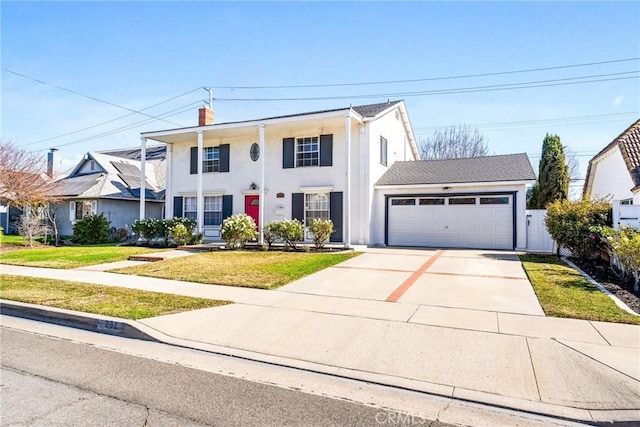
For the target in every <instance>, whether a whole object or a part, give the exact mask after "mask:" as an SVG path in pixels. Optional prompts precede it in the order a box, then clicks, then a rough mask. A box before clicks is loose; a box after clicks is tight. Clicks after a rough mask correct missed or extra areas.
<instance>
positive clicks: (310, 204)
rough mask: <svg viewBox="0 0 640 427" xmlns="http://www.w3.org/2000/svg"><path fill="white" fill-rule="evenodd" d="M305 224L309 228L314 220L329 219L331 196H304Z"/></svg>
mask: <svg viewBox="0 0 640 427" xmlns="http://www.w3.org/2000/svg"><path fill="white" fill-rule="evenodd" d="M304 199H305V200H304V201H305V203H304V218H305V219H304V224H305V225H306V226H308V225H309V224H311V221H313V220H314V219H316V218H317V219H322V220H327V219H329V195H328V194H326V193H309V194H305V195H304Z"/></svg>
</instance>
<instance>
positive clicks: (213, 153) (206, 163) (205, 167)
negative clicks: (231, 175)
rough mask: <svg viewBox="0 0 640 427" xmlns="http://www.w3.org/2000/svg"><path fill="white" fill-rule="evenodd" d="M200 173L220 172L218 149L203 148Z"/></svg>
mask: <svg viewBox="0 0 640 427" xmlns="http://www.w3.org/2000/svg"><path fill="white" fill-rule="evenodd" d="M202 159H203V160H202V172H203V173H204V172H220V147H205V148H204V149H203V151H202Z"/></svg>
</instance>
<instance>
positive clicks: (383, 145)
mask: <svg viewBox="0 0 640 427" xmlns="http://www.w3.org/2000/svg"><path fill="white" fill-rule="evenodd" d="M380 163H382V164H383V165H385V166H387V140H386V138H384V137H382V136H381V137H380Z"/></svg>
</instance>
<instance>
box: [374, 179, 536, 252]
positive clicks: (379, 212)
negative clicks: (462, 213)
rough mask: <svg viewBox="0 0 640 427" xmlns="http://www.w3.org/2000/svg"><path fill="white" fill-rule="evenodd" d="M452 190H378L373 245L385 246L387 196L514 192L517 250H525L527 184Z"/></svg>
mask: <svg viewBox="0 0 640 427" xmlns="http://www.w3.org/2000/svg"><path fill="white" fill-rule="evenodd" d="M448 187H450V188H451V189H450V190H446V191H445V190H443V186H442V185H424V186H415V185H412V186H398V187H395V188H384V189H376V190H375V197H374V206H373V212H372V223H371V244H372V245H384V243H385V242H384V231H385V228H384V223H385V195H387V194H394V195H396V194H421V195H422V194H424V195H427V194H446V193H468V194H473V193H491V192H513V191H515V192H516V194H515V199H516V201H515V202H516V206H515V208H516V221H515V225H516V249H518V250H520V249H525V248H526V246H527V217H526V208H527V206H526V204H527V200H526V199H527V197H526V196H527V191H526V186H525V184H524V183H523V184H517V185H508V184H500V183H496V184H482V183H479V184H478V185H448Z"/></svg>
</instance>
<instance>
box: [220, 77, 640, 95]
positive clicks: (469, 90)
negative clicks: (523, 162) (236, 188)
mask: <svg viewBox="0 0 640 427" xmlns="http://www.w3.org/2000/svg"><path fill="white" fill-rule="evenodd" d="M638 72H639V71H638V70H635V71H627V72H623V73H611V74H599V75H593V76H582V77H568V78H564V79H552V80H539V81H532V82H521V83H509V84H502V85H488V86H471V87H463V88H454V89H438V90H428V91H418V92H395V93H378V94H367V95H339V96H318V97H291V98H214V100H216V101H249V102H267V101H322V100H331V99H363V98H397V97H410V96H432V95H451V94H459V93H474V92H493V91H502V90H515V89H533V88H539V87H552V86H567V85H575V84H586V83H597V82H609V81H615V80H629V79H636V78H638V76H629V77H612V78H605V79H596V78H597V77H606V76H613V75H625V74H637V73H638ZM577 79H592V80H582V81H567V80H577ZM553 82H562V83H553Z"/></svg>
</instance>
